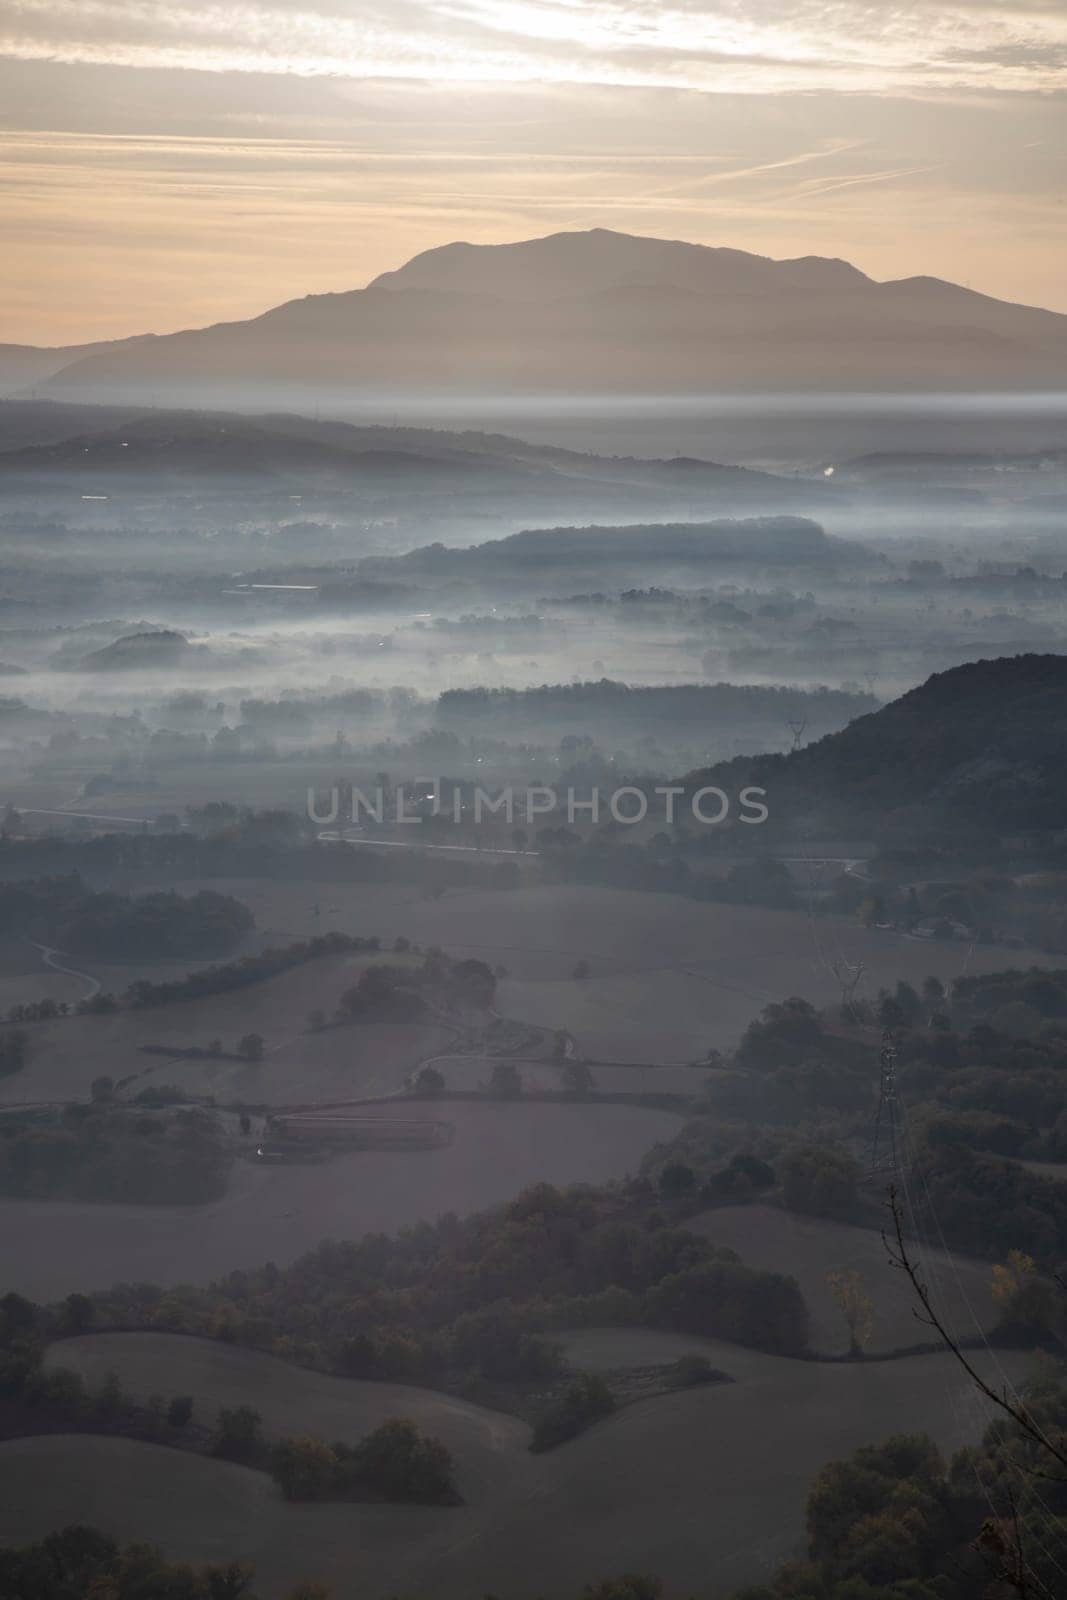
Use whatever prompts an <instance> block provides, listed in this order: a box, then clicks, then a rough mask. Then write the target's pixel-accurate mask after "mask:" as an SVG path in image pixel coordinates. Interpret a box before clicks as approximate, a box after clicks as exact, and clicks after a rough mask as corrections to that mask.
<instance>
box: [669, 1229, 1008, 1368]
mask: <svg viewBox="0 0 1067 1600" xmlns="http://www.w3.org/2000/svg"><path fill="white" fill-rule="evenodd" d="M887 1221H888V1219H887ZM685 1226H686V1227H687V1228H688V1229H690V1231H691V1232H693V1233H699V1234H702V1235H703V1236H704V1237H705V1238H707V1239H710V1240H711V1242H712V1244H715V1245H725V1246H727V1248H729V1249H731V1250H736V1251H737V1253H738V1255H739V1256H740V1257H741V1259H742V1261H744V1262H745V1263H746V1265H748V1266H750V1267H756V1268H758V1269H760V1270H761V1271H765V1272H784V1273H788V1274H790V1275H791V1276H792V1277H794V1278H796V1280H797V1282H798V1283H799V1285H800V1290H801V1293H802V1294H803V1296H804V1299H805V1301H806V1302H807V1305H808V1310H809V1311H810V1313H811V1345H812V1348H813V1349H815V1350H820V1351H824V1352H827V1353H830V1354H838V1353H842V1352H844V1351H847V1349H848V1331H847V1329H846V1327H845V1323H844V1320H843V1318H842V1315H841V1312H840V1309H839V1308H838V1305H837V1302H836V1301H835V1299H834V1296H833V1292H832V1290H831V1288H830V1286H829V1284H828V1283H827V1281H826V1275H827V1273H829V1272H840V1271H841V1270H842V1269H851V1270H852V1271H854V1272H858V1273H859V1275H860V1278H861V1280H862V1283H863V1289H864V1292H865V1293H866V1294H867V1296H868V1297H869V1299H870V1301H871V1308H872V1313H873V1315H872V1321H871V1337H870V1340H869V1342H868V1345H867V1348H868V1349H869V1350H871V1351H885V1350H895V1349H901V1348H907V1347H908V1346H910V1345H916V1344H924V1343H926V1342H927V1341H928V1340H929V1339H930V1338H931V1337H932V1334H931V1331H930V1329H929V1328H927V1327H925V1326H924V1325H923V1324H922V1323H921V1322H919V1321H918V1320H917V1319H916V1317H915V1314H914V1298H913V1296H912V1295H911V1293H910V1291H909V1288H908V1284H907V1281H906V1280H905V1278H904V1276H903V1274H902V1273H901V1272H899V1271H898V1270H897V1269H896V1268H894V1267H893V1266H892V1264H891V1262H890V1260H889V1256H888V1253H887V1251H886V1247H885V1245H884V1243H883V1241H882V1236H881V1234H880V1233H879V1232H878V1231H877V1230H876V1229H874V1228H857V1227H852V1226H850V1225H849V1224H848V1223H847V1222H833V1221H831V1220H830V1219H829V1218H826V1217H805V1216H801V1215H799V1214H798V1213H796V1212H793V1211H785V1210H782V1209H780V1208H779V1207H777V1206H767V1205H748V1206H722V1207H719V1208H718V1209H716V1210H714V1211H706V1212H704V1213H703V1215H702V1216H698V1217H691V1218H689V1219H688V1220H687V1222H686V1224H685ZM916 1250H917V1254H918V1256H919V1259H920V1260H921V1263H922V1268H923V1273H924V1276H925V1279H926V1282H927V1284H928V1286H929V1288H930V1291H931V1293H932V1294H933V1296H934V1303H935V1305H936V1307H937V1310H938V1313H939V1315H942V1316H944V1318H945V1319H946V1322H947V1324H948V1326H949V1327H950V1328H951V1329H952V1330H953V1332H954V1333H955V1334H956V1336H957V1338H960V1339H964V1340H967V1339H973V1338H976V1337H979V1336H980V1335H981V1333H982V1332H987V1333H988V1332H989V1331H990V1330H991V1329H992V1327H993V1325H994V1324H995V1322H996V1321H997V1317H998V1314H999V1313H998V1308H997V1306H996V1303H995V1302H994V1300H993V1297H992V1294H991V1291H990V1279H991V1273H992V1268H991V1267H990V1266H989V1265H988V1264H987V1263H985V1262H981V1261H972V1260H969V1259H968V1258H967V1257H966V1256H960V1255H955V1254H951V1253H949V1252H946V1251H945V1250H942V1249H932V1248H930V1249H927V1248H920V1247H919V1246H916Z"/></svg>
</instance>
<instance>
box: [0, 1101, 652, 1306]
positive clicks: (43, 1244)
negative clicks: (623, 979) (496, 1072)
mask: <svg viewBox="0 0 1067 1600" xmlns="http://www.w3.org/2000/svg"><path fill="white" fill-rule="evenodd" d="M366 1109H367V1114H368V1115H372V1116H374V1115H380V1116H384V1117H392V1116H395V1115H397V1109H396V1108H395V1107H390V1106H388V1105H384V1106H377V1107H374V1106H372V1107H368V1108H366ZM406 1109H407V1113H408V1114H409V1115H412V1116H424V1115H425V1110H426V1108H425V1106H413V1107H408V1108H406ZM434 1114H435V1116H439V1117H441V1118H443V1119H444V1120H445V1121H447V1122H449V1123H451V1124H452V1126H453V1128H454V1130H455V1134H454V1138H453V1140H452V1142H451V1143H450V1144H448V1145H446V1146H444V1147H443V1148H441V1149H434V1150H403V1151H395V1150H394V1151H388V1150H363V1151H359V1152H353V1153H345V1154H338V1155H335V1156H334V1157H333V1159H332V1160H328V1161H322V1162H308V1163H293V1164H282V1165H273V1164H259V1163H257V1162H256V1161H255V1160H254V1159H248V1160H242V1161H238V1162H237V1163H236V1165H235V1166H234V1168H233V1171H232V1173H231V1176H230V1183H229V1188H228V1190H227V1193H226V1194H225V1195H224V1196H223V1198H222V1199H221V1200H218V1201H214V1202H212V1203H210V1204H208V1205H204V1206H144V1205H104V1204H98V1205H86V1204H82V1203H78V1202H74V1201H62V1200H0V1233H2V1235H3V1239H4V1249H3V1256H4V1263H3V1277H4V1287H5V1289H15V1290H17V1291H18V1292H19V1293H21V1294H25V1295H28V1296H29V1297H30V1298H31V1299H36V1300H53V1299H58V1298H59V1297H61V1296H63V1295H66V1294H69V1293H71V1292H72V1291H74V1290H82V1291H88V1290H92V1289H99V1288H102V1287H104V1286H106V1285H107V1284H111V1283H117V1282H147V1283H161V1284H174V1283H203V1282H205V1281H207V1280H208V1279H210V1278H214V1277H217V1276H220V1275H221V1274H223V1273H227V1272H230V1271H232V1270H234V1269H236V1268H241V1267H253V1266H257V1265H260V1264H261V1263H263V1262H265V1261H274V1262H275V1263H276V1264H277V1265H278V1266H284V1265H286V1264H287V1263H289V1262H291V1261H294V1260H295V1259H296V1258H297V1257H298V1256H300V1255H302V1254H304V1252H305V1251H308V1250H310V1249H312V1248H313V1247H314V1246H315V1245H317V1244H318V1243H319V1242H320V1241H321V1240H322V1239H325V1238H335V1239H352V1238H358V1237H359V1236H360V1235H361V1234H364V1233H368V1232H371V1233H373V1232H392V1231H394V1230H395V1229H397V1228H401V1227H404V1226H405V1225H406V1224H409V1223H414V1222H418V1221H420V1220H421V1219H431V1220H432V1219H434V1218H436V1217H439V1216H442V1215H443V1214H444V1213H446V1212H455V1213H457V1214H458V1215H467V1214H468V1213H470V1212H472V1211H480V1210H483V1209H484V1208H485V1207H487V1206H492V1205H497V1204H499V1203H500V1202H502V1201H504V1200H508V1199H511V1198H512V1197H513V1196H514V1195H516V1194H517V1193H518V1192H519V1191H520V1190H521V1189H523V1188H525V1187H527V1186H528V1185H529V1184H534V1183H551V1184H557V1185H564V1184H568V1183H579V1182H582V1183H594V1184H595V1183H604V1182H606V1181H608V1180H609V1179H611V1178H621V1177H624V1176H625V1175H626V1174H627V1173H634V1172H636V1171H637V1168H638V1166H639V1165H640V1161H641V1157H642V1155H643V1154H644V1152H645V1151H646V1150H647V1149H648V1147H649V1146H650V1145H651V1144H654V1143H655V1142H656V1140H657V1139H667V1138H669V1137H670V1136H671V1135H672V1134H673V1133H674V1132H675V1131H676V1130H677V1128H678V1127H679V1125H680V1119H679V1118H678V1117H677V1116H676V1115H675V1114H674V1113H673V1112H669V1111H650V1110H645V1109H641V1108H637V1107H633V1106H619V1105H546V1104H536V1103H534V1104H528V1105H523V1104H521V1103H518V1104H514V1103H504V1102H486V1101H480V1102H475V1103H464V1102H458V1103H457V1102H445V1103H443V1104H442V1105H441V1106H440V1107H438V1108H437V1109H436V1110H435V1113H434Z"/></svg>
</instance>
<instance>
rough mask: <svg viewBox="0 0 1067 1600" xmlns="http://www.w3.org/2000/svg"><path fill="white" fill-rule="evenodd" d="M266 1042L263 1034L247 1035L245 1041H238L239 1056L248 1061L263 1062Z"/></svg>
mask: <svg viewBox="0 0 1067 1600" xmlns="http://www.w3.org/2000/svg"><path fill="white" fill-rule="evenodd" d="M263 1051H264V1041H263V1036H262V1034H259V1033H246V1034H245V1036H244V1038H243V1039H238V1041H237V1054H238V1055H239V1056H244V1058H245V1060H246V1061H262V1060H263Z"/></svg>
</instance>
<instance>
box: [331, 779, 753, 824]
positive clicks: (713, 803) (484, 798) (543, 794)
mask: <svg viewBox="0 0 1067 1600" xmlns="http://www.w3.org/2000/svg"><path fill="white" fill-rule="evenodd" d="M766 793H767V791H766V790H765V789H758V788H755V787H753V786H751V785H750V786H748V787H746V788H744V789H741V790H740V791H739V792H738V794H737V795H736V796H735V797H731V796H730V795H729V794H727V792H726V790H725V789H720V788H717V787H716V786H715V785H713V784H708V785H706V786H705V787H703V788H700V789H694V790H692V791H690V790H688V789H686V788H684V787H683V786H682V785H681V784H658V785H656V786H655V787H654V788H652V789H642V788H638V787H637V786H636V785H635V784H623V785H622V786H621V787H620V788H617V789H610V790H606V791H605V790H601V789H597V788H594V789H591V790H589V791H588V792H585V793H582V794H579V792H578V791H577V790H575V789H573V788H567V789H565V790H563V791H562V792H561V791H560V790H558V789H554V788H552V787H551V786H549V785H546V784H535V785H533V786H532V787H529V788H520V789H516V788H513V787H512V786H511V785H510V784H508V785H505V787H504V788H502V789H497V790H494V791H493V792H492V793H490V791H489V790H487V789H482V788H479V787H472V788H468V787H463V786H461V785H459V784H453V785H452V792H451V795H450V796H448V795H446V794H445V792H444V790H443V788H442V785H441V784H440V783H439V782H437V781H436V780H434V779H431V778H415V779H414V780H413V781H412V783H411V784H398V785H396V786H395V787H390V789H389V790H388V792H387V791H386V789H385V788H384V786H379V787H378V788H375V789H373V790H372V791H371V794H370V796H369V797H368V795H367V794H366V793H365V792H364V790H362V789H357V788H352V789H351V790H350V789H349V787H348V785H347V784H346V785H345V788H344V798H345V801H346V802H347V804H346V807H345V809H346V810H347V812H348V816H347V817H346V818H345V819H344V820H345V821H350V822H352V823H354V824H357V825H358V824H359V823H361V822H363V821H372V822H375V823H378V824H379V825H383V824H385V823H391V824H398V825H404V824H412V823H420V822H423V821H425V820H426V819H427V818H430V817H434V818H444V819H446V820H450V821H452V822H454V823H456V824H460V823H464V824H465V823H470V822H475V823H481V822H486V821H500V822H505V823H507V824H508V825H509V826H512V825H514V824H515V823H516V822H521V823H525V824H530V823H532V822H535V821H536V820H537V818H538V817H551V816H565V817H566V819H567V822H568V823H569V824H570V825H571V826H572V827H573V825H574V824H575V823H576V822H590V823H599V822H603V821H606V820H607V819H608V818H609V817H610V819H611V820H612V821H613V822H618V823H621V824H623V825H624V826H631V825H633V824H634V823H638V822H644V821H646V819H647V818H648V817H649V816H652V817H653V818H654V819H656V820H660V819H662V821H663V822H665V823H666V824H668V826H669V825H671V824H673V823H674V822H676V821H678V820H679V819H680V815H689V816H692V818H693V820H694V821H695V822H699V823H702V824H703V825H704V826H706V827H716V826H718V825H719V824H720V823H723V822H726V821H727V819H728V818H730V817H731V816H735V815H736V819H737V821H738V822H743V823H747V824H748V825H749V826H755V825H758V824H759V823H761V822H766V821H767V818H768V816H769V815H770V813H769V811H768V809H767V807H766V806H765V805H764V803H763V802H764V799H765V797H766ZM341 802H342V790H341V786H340V784H334V785H333V787H332V788H331V789H330V790H329V791H328V795H320V794H319V793H318V792H317V791H316V790H314V789H308V791H307V814H308V817H309V818H310V820H311V821H312V822H313V823H315V824H316V826H317V827H320V828H329V827H333V826H334V825H335V824H336V823H337V822H338V821H340V820H341V811H342V803H341Z"/></svg>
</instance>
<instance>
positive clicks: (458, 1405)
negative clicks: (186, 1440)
mask: <svg viewBox="0 0 1067 1600" xmlns="http://www.w3.org/2000/svg"><path fill="white" fill-rule="evenodd" d="M46 1361H47V1364H48V1365H49V1366H52V1367H69V1368H73V1370H74V1371H76V1372H80V1373H81V1375H82V1376H83V1377H84V1378H85V1379H86V1381H87V1382H88V1383H90V1384H96V1385H98V1384H99V1383H100V1382H101V1381H102V1379H103V1378H104V1377H105V1375H106V1374H107V1373H108V1372H109V1371H114V1372H118V1373H119V1374H120V1375H121V1378H122V1384H123V1388H124V1389H126V1390H127V1391H128V1392H129V1393H130V1394H133V1395H135V1396H136V1397H137V1398H138V1399H141V1400H146V1399H147V1398H148V1397H149V1396H150V1395H152V1394H157V1393H159V1386H160V1384H161V1383H162V1382H163V1381H164V1379H165V1380H166V1384H167V1386H168V1393H174V1394H190V1395H193V1396H195V1398H196V1402H197V1413H196V1414H197V1419H198V1421H199V1422H200V1423H201V1424H208V1425H210V1423H211V1422H212V1421H213V1420H214V1416H215V1413H216V1411H217V1410H218V1408H219V1407H220V1406H238V1405H249V1406H253V1407H254V1408H255V1410H257V1411H258V1412H259V1413H260V1415H261V1416H262V1418H263V1427H264V1431H265V1432H266V1433H268V1434H287V1433H301V1432H304V1433H311V1434H314V1435H316V1436H317V1437H319V1438H325V1439H343V1440H344V1441H345V1442H346V1443H349V1444H354V1443H355V1442H356V1441H357V1440H358V1439H361V1438H362V1437H363V1435H364V1434H366V1433H369V1432H370V1431H371V1429H373V1428H377V1427H380V1426H381V1424H382V1423H383V1422H385V1421H386V1420H387V1419H388V1418H389V1417H407V1418H409V1419H410V1420H411V1421H412V1422H414V1423H416V1424H417V1426H418V1427H420V1428H422V1429H423V1430H424V1431H425V1432H427V1433H432V1434H435V1435H436V1436H437V1437H438V1438H439V1439H441V1440H443V1441H444V1443H445V1444H446V1445H447V1446H448V1448H449V1450H450V1451H451V1452H452V1456H453V1459H454V1461H455V1464H456V1481H457V1483H458V1485H459V1488H460V1492H461V1493H462V1495H463V1498H464V1500H465V1501H466V1502H467V1503H468V1504H469V1505H476V1504H477V1505H480V1504H481V1503H482V1502H483V1501H486V1500H489V1499H492V1498H493V1496H494V1494H495V1493H496V1492H497V1491H498V1489H499V1485H500V1482H501V1472H502V1471H504V1472H505V1473H506V1474H508V1475H511V1474H513V1473H514V1472H515V1471H516V1469H517V1468H518V1467H520V1466H521V1465H522V1464H523V1463H525V1461H526V1460H527V1459H528V1458H527V1455H526V1446H527V1443H528V1441H529V1436H530V1430H529V1428H528V1427H527V1425H526V1424H525V1423H524V1422H520V1421H519V1420H518V1418H516V1417H509V1416H506V1415H505V1414H504V1413H503V1412H500V1411H489V1410H487V1409H486V1408H485V1407H484V1406H476V1405H471V1404H470V1403H469V1402H468V1401H465V1400H457V1399H455V1398H454V1397H453V1396H451V1395H445V1394H438V1393H436V1392H435V1391H434V1390H432V1389H417V1388H414V1387H412V1386H411V1385H409V1384H402V1383H366V1382H362V1381H360V1380H358V1379H345V1378H331V1377H329V1376H328V1375H326V1374H325V1373H321V1372H309V1371H306V1370H305V1369H304V1368H302V1367H294V1366H290V1365H288V1364H287V1363H286V1362H283V1361H278V1360H276V1359H275V1358H274V1357H273V1356H268V1355H263V1354H262V1353H261V1352H259V1351H256V1350H241V1349H238V1348H237V1347H236V1346H234V1345H227V1344H220V1343H218V1342H216V1341H211V1340H207V1339H190V1338H185V1337H182V1336H181V1335H178V1334H163V1333H109V1334H100V1335H95V1336H94V1335H88V1336H86V1337H83V1338H80V1339H63V1340H61V1341H60V1342H59V1343H58V1344H54V1345H51V1346H50V1347H49V1350H48V1352H47V1356H46Z"/></svg>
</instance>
